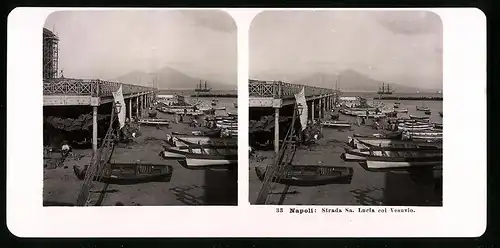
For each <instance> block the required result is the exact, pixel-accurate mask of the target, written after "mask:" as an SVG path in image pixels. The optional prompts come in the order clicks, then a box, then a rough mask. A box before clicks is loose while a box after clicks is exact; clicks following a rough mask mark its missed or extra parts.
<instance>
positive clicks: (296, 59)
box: [249, 10, 443, 89]
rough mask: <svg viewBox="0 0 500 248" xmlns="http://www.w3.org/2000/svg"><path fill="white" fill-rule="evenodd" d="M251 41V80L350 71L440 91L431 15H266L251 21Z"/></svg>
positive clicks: (435, 24)
mask: <svg viewBox="0 0 500 248" xmlns="http://www.w3.org/2000/svg"><path fill="white" fill-rule="evenodd" d="M249 36H250V44H249V46H250V50H249V54H250V61H249V64H250V71H249V73H250V77H254V78H258V79H266V80H272V78H263V77H273V75H285V76H288V77H290V78H294V77H299V75H307V74H312V73H318V72H319V73H330V74H338V73H339V72H341V71H343V70H347V69H352V70H355V71H358V72H360V73H363V74H365V75H367V76H369V77H371V78H373V79H376V80H379V81H385V82H392V83H397V84H401V85H407V86H418V87H420V88H433V89H437V88H442V60H443V58H442V57H443V55H442V51H443V41H442V39H443V38H442V37H443V31H442V23H441V20H440V18H439V16H438V15H437V14H434V13H432V12H427V11H346V10H344V11H280V12H278V11H266V12H262V13H260V14H259V15H257V16H256V17H255V18H254V19H253V21H252V24H251V27H250V34H249ZM276 80H283V79H282V78H279V79H276Z"/></svg>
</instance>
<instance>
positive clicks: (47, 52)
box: [43, 28, 59, 79]
mask: <svg viewBox="0 0 500 248" xmlns="http://www.w3.org/2000/svg"><path fill="white" fill-rule="evenodd" d="M58 61H59V38H58V37H57V36H56V35H55V34H54V33H53V32H52V31H50V30H48V29H46V28H44V29H43V79H54V78H57V73H58V69H59V68H58V67H59V65H58Z"/></svg>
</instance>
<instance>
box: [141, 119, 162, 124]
mask: <svg viewBox="0 0 500 248" xmlns="http://www.w3.org/2000/svg"><path fill="white" fill-rule="evenodd" d="M138 122H139V123H140V124H144V125H170V121H169V120H167V119H140V120H139V121H138Z"/></svg>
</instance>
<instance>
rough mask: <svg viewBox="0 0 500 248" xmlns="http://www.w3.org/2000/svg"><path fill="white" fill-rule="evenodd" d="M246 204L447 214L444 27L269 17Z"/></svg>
mask: <svg viewBox="0 0 500 248" xmlns="http://www.w3.org/2000/svg"><path fill="white" fill-rule="evenodd" d="M249 56H250V57H249V59H250V60H249V66H250V68H249V76H250V78H249V121H250V123H249V141H250V158H249V159H250V162H249V165H250V172H249V190H250V192H249V198H250V199H249V201H250V203H251V204H266V205H368V206H442V159H443V157H442V156H443V155H442V154H443V150H442V141H443V135H442V134H443V125H442V123H443V122H442V118H443V111H442V109H443V92H442V89H443V82H442V81H443V66H442V64H443V28H442V23H441V20H440V18H439V16H438V15H437V14H435V13H433V12H428V11H401V10H399V11H388V10H384V11H381V10H318V11H309V10H308V11H306V10H304V11H264V12H262V13H260V14H259V15H257V16H256V17H255V18H254V20H253V22H252V24H251V27H250V43H249Z"/></svg>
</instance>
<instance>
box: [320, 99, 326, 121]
mask: <svg viewBox="0 0 500 248" xmlns="http://www.w3.org/2000/svg"><path fill="white" fill-rule="evenodd" d="M321 102H323V103H322V104H321V106H323V110H322V113H323V114H322V115H321V116H322V117H321V118H325V111H326V97H323V98H321Z"/></svg>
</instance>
